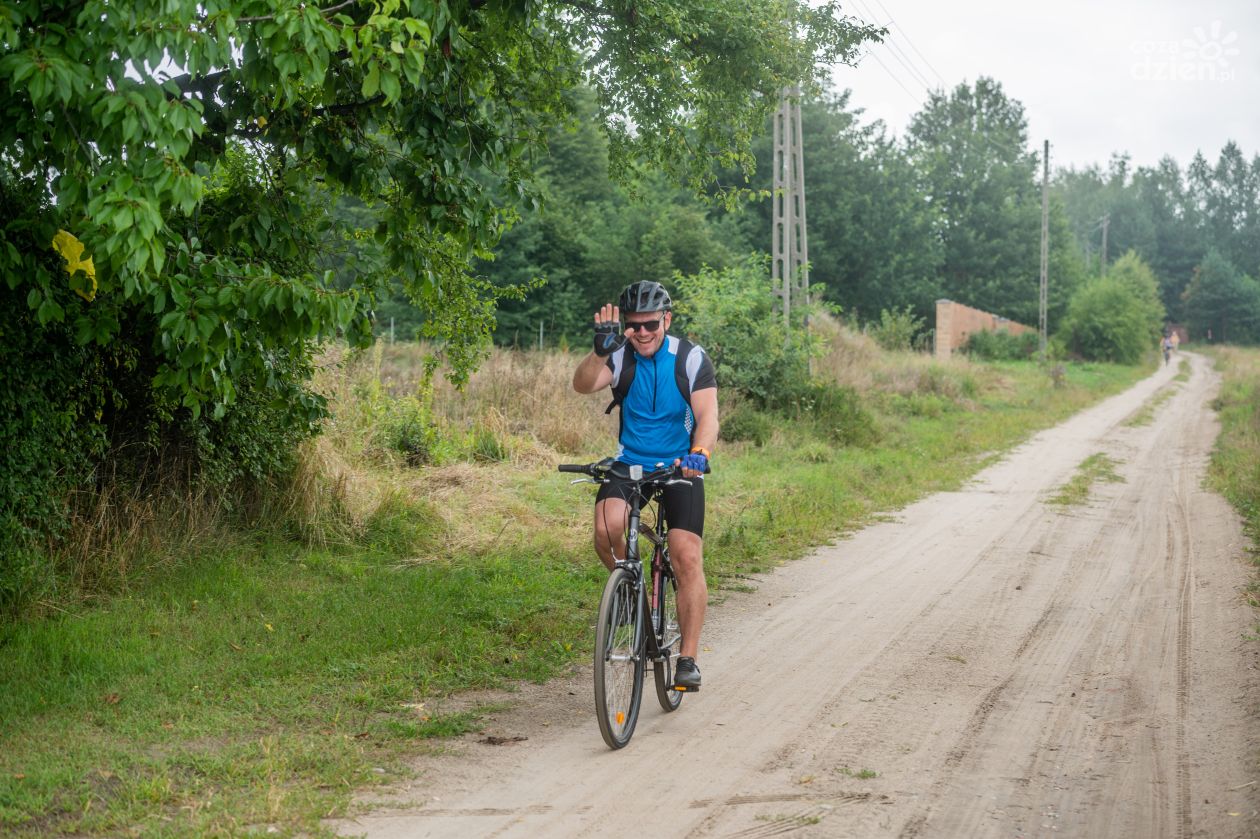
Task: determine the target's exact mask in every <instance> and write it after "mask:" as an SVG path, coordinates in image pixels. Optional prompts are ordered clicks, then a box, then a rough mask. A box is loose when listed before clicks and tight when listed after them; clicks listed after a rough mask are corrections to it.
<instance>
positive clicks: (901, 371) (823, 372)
mask: <svg viewBox="0 0 1260 839" xmlns="http://www.w3.org/2000/svg"><path fill="white" fill-rule="evenodd" d="M810 325H811V328H812V329H813V331H814V334H815V335H817V336H818V337H819V339H821V340H822V342H823V345H824V352H823V354H822V355H821V356H820V357H819V358H817V359H816V360H815V363H814V374H815V376H817V377H818V378H820V379H822V380H823V381H827V382H832V383H835V384H837V385H841V386H844V387H850V388H853V389H854V390H856V391H857V392H858V393H863V394H878V393H884V394H893V395H897V396H912V395H915V394H921V395H922V394H927V395H934V396H940V397H944V398H946V399H949V400H951V401H954V402H959V403H964V404H965V403H966V402H967V401H968V400H969V399H970V398H971V397H972V396H974V395H975V394H976V393H977V392H978V386H979V377H980V376H982V375H984V376H994V375H996V374H993V373H992V372H991V371H981V370H980V368H979V367H978V366H977V365H973V364H972V363H971V362H970V361H969V360H968V359H967V358H966V357H965V356H961V355H956V356H954V357H952V358H950V359H948V360H944V361H941V360H938V359H936V358H933V357H932V356H931V355H928V354H925V353H921V352H914V351H910V350H906V351H904V352H890V351H888V350H885V349H883V348H881V347H880V346H879V345H878V344H876V343H875V340H874V339H872V338H870V337H868V336H867V335H864V334H862V333H861V332H859V331H857V330H855V329H853V328H852V327H850V326H849V325H848V324H845V323H843V322H842V321H840V320H838V319H837V318H834V317H831V316H830V315H827V314H822V315H818V316H816V317H814V318H812V319H811V321H810ZM989 384H993V383H992V382H989Z"/></svg>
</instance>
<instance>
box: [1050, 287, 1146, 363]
mask: <svg viewBox="0 0 1260 839" xmlns="http://www.w3.org/2000/svg"><path fill="white" fill-rule="evenodd" d="M1158 326H1159V325H1158V324H1154V327H1156V328H1158ZM1060 329H1061V337H1062V339H1063V342H1064V344H1065V346H1066V347H1067V348H1068V351H1069V352H1070V353H1073V354H1075V355H1077V356H1079V357H1081V358H1084V359H1087V360H1089V361H1112V362H1116V363H1118V364H1137V363H1138V362H1139V361H1141V359H1142V354H1143V353H1144V352H1146V351H1147V350H1149V349H1153V348H1154V346H1155V344H1154V342H1153V341H1152V340H1151V334H1152V324H1151V322H1150V320H1149V310H1148V306H1147V305H1146V304H1145V302H1144V301H1143V300H1142V299H1141V298H1139V297H1138V295H1137V294H1136V293H1135V292H1134V291H1133V290H1132V289H1131V288H1130V287H1129V286H1128V285H1126V284H1125V283H1123V282H1121V281H1119V280H1116V279H1112V278H1110V277H1104V278H1101V279H1096V280H1093V281H1091V282H1089V283H1087V284H1086V285H1085V286H1084V287H1083V288H1081V289H1080V290H1079V291H1077V292H1076V293H1075V294H1073V295H1072V299H1071V300H1070V301H1069V302H1068V312H1067V316H1066V317H1065V318H1064V319H1063V324H1062V326H1061V328H1060Z"/></svg>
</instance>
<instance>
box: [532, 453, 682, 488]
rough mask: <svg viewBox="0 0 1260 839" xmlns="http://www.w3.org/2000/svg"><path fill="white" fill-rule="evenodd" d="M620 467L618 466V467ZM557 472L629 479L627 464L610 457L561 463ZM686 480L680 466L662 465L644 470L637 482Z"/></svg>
mask: <svg viewBox="0 0 1260 839" xmlns="http://www.w3.org/2000/svg"><path fill="white" fill-rule="evenodd" d="M618 467H620V468H618ZM556 471H557V472H575V473H577V474H579V475H590V476H591V477H592V478H595V479H597V480H604V479H607V478H608V477H610V476H611V477H617V478H622V479H624V480H630V479H631V478H630V473H629V466H628V465H627V464H624V463H620V464H619V463H616V462H614V461H612V460H611V459H605V460H601V461H598V462H596V463H561V464H560V465H559V466H557V467H556ZM674 481H678V482H686V483H690V481H688V480H687V479H686V478H684V477H683V474H682V468H681V467H679V466H672V465H671V466H664V467H662V468H660V469H656V470H654V471H651V472H648V471H646V470H644V472H643V476H642V477H641V478H639V479H638V482H639V483H642V484H652V483H659V484H664V483H669V482H674Z"/></svg>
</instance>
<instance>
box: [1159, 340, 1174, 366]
mask: <svg viewBox="0 0 1260 839" xmlns="http://www.w3.org/2000/svg"><path fill="white" fill-rule="evenodd" d="M1159 343H1160V346H1161V347H1162V348H1163V350H1164V363H1165V364H1167V363H1168V357H1169V356H1170V355H1171V354H1172V350H1173V339H1172V338H1171V337H1170V336H1168V335H1165V336H1164V339H1163V340H1162V341H1160V342H1159Z"/></svg>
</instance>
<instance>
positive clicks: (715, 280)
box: [674, 257, 814, 410]
mask: <svg viewBox="0 0 1260 839" xmlns="http://www.w3.org/2000/svg"><path fill="white" fill-rule="evenodd" d="M674 284H675V288H676V291H677V300H676V303H675V307H674V308H675V312H676V313H677V317H678V319H679V324H678V325H679V327H680V331H681V332H682V333H683V334H686V335H688V336H689V337H690V338H691V339H692V340H694V341H695V342H696V343H698V344H699V345H700V346H702V347H704V349H705V351H706V352H708V354H709V357H710V358H712V359H713V364H714V367H715V369H716V371H717V378H718V386H719V387H721V388H730V389H733V390H735V391H737V392H738V393H739V394H740V395H742V396H744V397H746V398H748V399H749V400H750V401H752V402H753V404H754V405H755V406H756V407H757V408H760V409H762V410H766V409H775V408H779V407H781V406H783V405H785V404H787V403H789V402H791V401H792V399H793V398H794V397H795V396H796V395H797V394H799V393H801V392H802V391H803V390H804V389H805V388H807V387H808V386H809V357H810V353H811V351H813V348H814V342H812V341H811V339H810V338H809V336H808V334H807V333H806V331H805V329H804V319H805V316H806V315H807V314H808V308H807V307H805V306H794V307H793V309H792V313H793V317H794V323H793V328H792V329H791V330H788V329H787V327H786V326H785V325H784V323H783V316H782V315H781V314H779V313H778V312H776V311H775V296H774V294H773V292H772V291H771V289H770V278H769V276H768V273H767V271H766V263H765V260H764V259H762V258H757V257H753V258H749V259H747V260H745V261H744V262H743V263H740V264H738V265H736V266H734V267H732V268H726V269H724V270H721V271H715V270H713V269H712V268H709V267H707V266H706V267H704V268H701V269H700V272H699V273H697V274H693V275H690V276H683V275H681V274H676V275H675V276H674Z"/></svg>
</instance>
